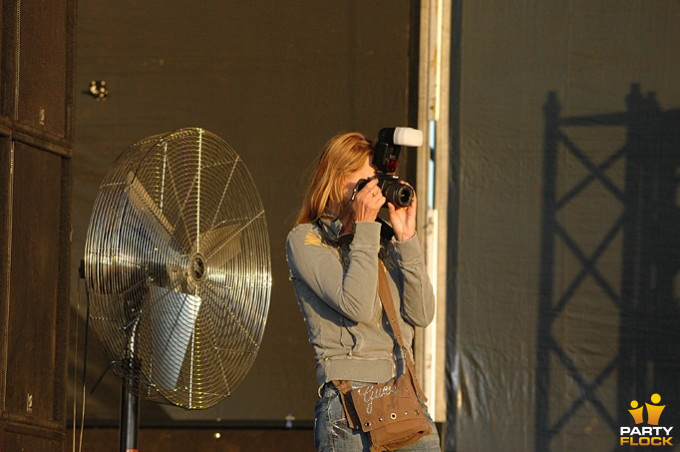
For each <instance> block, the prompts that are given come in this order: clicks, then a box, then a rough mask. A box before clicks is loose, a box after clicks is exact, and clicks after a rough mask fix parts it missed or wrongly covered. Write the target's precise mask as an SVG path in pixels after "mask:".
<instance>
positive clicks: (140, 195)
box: [127, 171, 174, 241]
mask: <svg viewBox="0 0 680 452" xmlns="http://www.w3.org/2000/svg"><path fill="white" fill-rule="evenodd" d="M127 182H128V187H129V189H128V199H129V200H130V204H131V205H132V207H133V208H134V209H135V210H136V211H137V212H139V213H140V214H143V213H144V212H145V211H148V212H149V213H150V214H151V215H152V216H153V218H154V219H156V223H155V225H156V227H155V228H154V229H156V230H158V232H161V233H162V234H163V235H164V236H166V237H167V238H168V241H169V240H170V237H171V236H172V234H173V232H174V228H173V227H172V224H170V221H168V219H167V217H166V216H165V214H164V213H163V211H162V210H161V208H160V207H159V206H158V204H156V202H155V201H154V200H153V198H152V197H151V195H149V192H148V191H147V190H146V188H145V187H144V185H143V184H142V183H141V182H140V181H139V179H138V178H137V177H136V176H135V174H134V173H133V172H132V171H130V172H129V173H128V174H127Z"/></svg>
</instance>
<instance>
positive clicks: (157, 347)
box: [146, 286, 202, 390]
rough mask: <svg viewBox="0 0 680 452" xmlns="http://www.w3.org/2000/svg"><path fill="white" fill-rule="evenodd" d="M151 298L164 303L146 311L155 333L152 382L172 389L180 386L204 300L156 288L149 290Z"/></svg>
mask: <svg viewBox="0 0 680 452" xmlns="http://www.w3.org/2000/svg"><path fill="white" fill-rule="evenodd" d="M149 298H150V299H153V300H163V301H162V302H160V303H156V304H155V305H154V306H153V308H152V309H151V310H150V311H147V314H148V317H147V318H146V321H147V322H149V323H151V324H152V325H153V330H154V331H155V334H154V335H153V336H152V353H151V356H152V360H153V361H152V363H151V374H152V375H153V378H152V381H155V382H156V383H157V384H158V386H160V387H162V388H164V389H167V390H172V389H174V388H176V387H177V382H178V380H179V376H180V373H181V370H182V365H183V364H184V361H185V359H186V355H187V352H188V351H189V344H190V342H191V338H192V336H193V335H194V330H195V327H196V319H197V318H198V312H199V309H200V307H201V302H202V299H201V297H198V296H195V295H190V294H186V293H181V292H175V291H173V290H169V289H166V288H163V287H155V286H151V287H149Z"/></svg>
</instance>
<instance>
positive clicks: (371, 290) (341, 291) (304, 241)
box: [286, 220, 434, 384]
mask: <svg viewBox="0 0 680 452" xmlns="http://www.w3.org/2000/svg"><path fill="white" fill-rule="evenodd" d="M321 226H322V227H323V230H322V229H321V227H320V225H319V224H300V225H298V226H296V227H295V228H293V230H292V231H291V232H290V233H289V234H288V240H287V243H286V252H287V259H288V267H289V269H290V278H291V281H292V282H293V287H294V289H295V294H296V296H297V299H298V302H299V305H300V309H301V311H302V314H303V316H304V318H305V321H306V323H307V329H308V332H309V341H310V343H311V344H312V345H313V347H314V354H315V360H316V377H317V380H318V381H319V384H323V383H325V382H328V381H331V380H355V381H361V382H367V383H380V382H384V381H387V380H389V379H390V378H393V377H394V376H396V374H397V371H398V372H399V373H401V372H402V368H401V363H400V362H399V361H400V359H397V360H396V361H395V356H397V357H400V354H398V353H397V354H396V355H395V342H394V339H393V337H392V335H391V328H390V326H389V323H388V321H387V319H386V318H384V316H383V310H382V304H381V303H380V298H379V297H378V258H379V256H380V258H381V259H382V260H383V262H384V263H385V267H386V268H387V270H388V278H387V279H388V281H389V285H390V290H391V293H392V298H393V301H394V303H395V307H396V309H397V312H401V318H400V319H399V322H400V327H401V331H402V337H403V340H404V344H406V346H407V347H408V348H409V353H412V351H411V350H410V348H411V344H412V342H413V335H414V328H413V327H414V326H419V327H424V326H427V325H428V324H429V323H430V322H431V321H432V318H433V317H434V294H433V291H432V285H431V283H430V281H429V278H428V276H427V272H426V271H425V264H424V261H423V256H422V252H421V250H420V244H419V242H418V239H417V237H412V238H411V239H409V240H406V241H404V242H399V241H396V240H390V241H386V240H383V243H382V246H381V238H380V228H381V225H380V223H378V222H359V223H357V224H356V225H355V231H354V234H353V235H350V236H343V237H342V238H338V232H339V231H340V227H341V224H340V222H339V221H334V222H331V221H328V220H324V221H323V223H322V224H321Z"/></svg>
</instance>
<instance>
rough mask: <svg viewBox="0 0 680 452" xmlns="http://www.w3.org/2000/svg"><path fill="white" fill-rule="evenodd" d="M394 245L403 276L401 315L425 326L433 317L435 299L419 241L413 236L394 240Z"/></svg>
mask: <svg viewBox="0 0 680 452" xmlns="http://www.w3.org/2000/svg"><path fill="white" fill-rule="evenodd" d="M395 246H396V249H397V254H398V255H399V268H400V269H401V272H402V275H403V277H404V289H403V290H404V294H403V296H404V298H403V305H402V308H403V309H402V312H403V315H404V316H405V317H406V319H407V320H408V321H409V322H410V323H411V324H413V325H415V326H419V327H426V326H427V325H429V324H430V322H432V319H433V318H434V307H435V306H434V304H435V299H434V291H433V290H432V283H431V282H430V278H429V276H428V274H427V270H426V269H425V261H424V259H423V253H422V251H421V249H420V243H419V242H418V238H417V237H416V236H413V237H411V238H410V239H408V240H405V241H403V242H395Z"/></svg>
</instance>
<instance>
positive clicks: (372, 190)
mask: <svg viewBox="0 0 680 452" xmlns="http://www.w3.org/2000/svg"><path fill="white" fill-rule="evenodd" d="M385 201H386V199H385V197H384V196H383V195H382V192H381V191H380V188H378V179H371V180H369V181H368V182H367V183H366V185H364V187H363V188H362V189H361V190H359V191H358V192H357V194H356V196H355V197H354V201H353V202H352V211H353V214H354V221H355V222H356V221H375V219H376V218H377V217H378V212H380V208H381V207H382V206H383V204H385Z"/></svg>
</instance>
